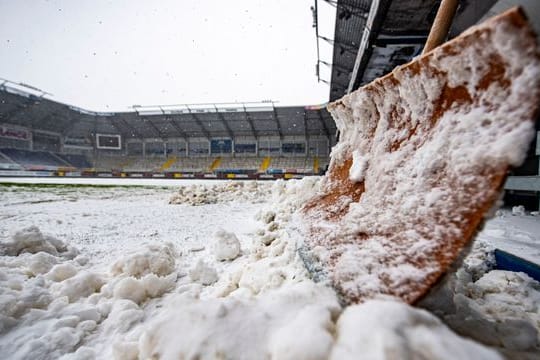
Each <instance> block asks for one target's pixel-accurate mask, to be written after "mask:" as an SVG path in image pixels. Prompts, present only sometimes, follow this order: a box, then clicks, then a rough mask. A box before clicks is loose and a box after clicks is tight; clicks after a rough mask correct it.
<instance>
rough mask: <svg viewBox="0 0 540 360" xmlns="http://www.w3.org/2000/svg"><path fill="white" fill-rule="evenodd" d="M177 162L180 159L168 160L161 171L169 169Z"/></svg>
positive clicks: (174, 157) (172, 158)
mask: <svg viewBox="0 0 540 360" xmlns="http://www.w3.org/2000/svg"><path fill="white" fill-rule="evenodd" d="M177 160H178V159H177V157H176V156H173V157H170V158H168V159H167V161H165V162H164V163H163V165H161V171H165V170H167V169H169V168H170V167H171V166H172V165H173V164H174V163H175V162H176V161H177Z"/></svg>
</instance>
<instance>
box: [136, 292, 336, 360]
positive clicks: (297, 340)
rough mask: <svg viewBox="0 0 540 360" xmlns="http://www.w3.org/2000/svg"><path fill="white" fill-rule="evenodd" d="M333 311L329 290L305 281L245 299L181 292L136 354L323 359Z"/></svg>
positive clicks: (150, 355) (153, 356)
mask: <svg viewBox="0 0 540 360" xmlns="http://www.w3.org/2000/svg"><path fill="white" fill-rule="evenodd" d="M338 312H339V306H338V304H337V302H336V299H335V297H334V296H333V294H332V292H331V291H329V290H328V289H326V288H324V287H321V286H317V285H314V284H312V283H307V282H306V283H301V284H296V285H291V286H284V287H282V288H281V289H279V290H275V291H272V292H270V293H267V294H266V295H264V296H260V297H257V298H248V299H245V298H236V297H227V298H223V299H220V298H217V299H215V298H214V299H197V295H196V294H183V295H180V296H178V297H177V298H176V299H175V300H174V301H172V302H171V303H170V305H169V306H168V308H167V309H165V310H164V311H163V313H162V315H160V316H158V317H157V318H156V319H154V320H153V321H152V323H151V324H150V325H149V326H148V328H147V330H146V331H145V332H144V334H143V336H142V337H141V339H140V341H139V346H140V353H139V357H140V358H164V359H178V358H199V359H214V358H216V357H217V358H226V359H258V358H274V359H298V360H300V359H326V358H327V357H328V353H329V351H330V348H331V345H332V335H331V331H332V322H331V318H332V316H335V315H337V313H338ZM179 334H182V336H178V335H179ZM291 334H292V335H293V337H291Z"/></svg>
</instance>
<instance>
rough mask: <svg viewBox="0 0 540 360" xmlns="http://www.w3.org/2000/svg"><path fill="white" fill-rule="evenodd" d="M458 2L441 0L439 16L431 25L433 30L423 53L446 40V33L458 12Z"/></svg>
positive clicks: (455, 0) (457, 0)
mask: <svg viewBox="0 0 540 360" xmlns="http://www.w3.org/2000/svg"><path fill="white" fill-rule="evenodd" d="M458 3H459V0H442V1H441V5H440V6H439V10H438V11H437V16H435V20H434V21H433V25H432V26H431V30H430V32H429V36H428V39H427V41H426V45H425V46H424V50H423V51H422V54H425V53H427V52H429V51H431V50H433V49H434V48H436V47H437V46H439V45H441V44H442V43H443V42H444V40H445V38H446V35H447V34H448V30H450V25H452V19H453V18H454V14H455V13H456V10H457V7H458Z"/></svg>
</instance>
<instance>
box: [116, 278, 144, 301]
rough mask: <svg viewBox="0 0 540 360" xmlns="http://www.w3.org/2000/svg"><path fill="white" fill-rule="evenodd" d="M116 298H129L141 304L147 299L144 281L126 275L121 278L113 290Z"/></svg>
mask: <svg viewBox="0 0 540 360" xmlns="http://www.w3.org/2000/svg"><path fill="white" fill-rule="evenodd" d="M113 294H114V297H115V299H127V300H131V301H133V302H134V303H136V304H140V303H142V302H143V300H144V299H146V291H145V290H144V286H143V285H142V282H141V281H139V280H137V279H135V278H134V277H131V276H130V277H126V278H123V279H121V280H120V281H119V282H118V283H117V284H116V286H115V287H114V291H113Z"/></svg>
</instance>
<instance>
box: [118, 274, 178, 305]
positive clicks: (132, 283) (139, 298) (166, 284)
mask: <svg viewBox="0 0 540 360" xmlns="http://www.w3.org/2000/svg"><path fill="white" fill-rule="evenodd" d="M175 282H176V274H169V275H167V276H163V277H161V276H157V275H155V274H148V275H146V276H144V277H143V278H141V279H136V278H134V277H131V276H128V277H125V278H123V279H120V280H119V281H118V282H117V283H116V284H115V285H114V290H113V297H114V298H115V299H127V300H131V301H133V302H134V303H137V304H141V303H143V302H144V301H145V300H146V299H148V298H155V297H158V296H161V295H163V294H164V293H166V292H167V291H169V290H171V289H172V288H174V284H175Z"/></svg>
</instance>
